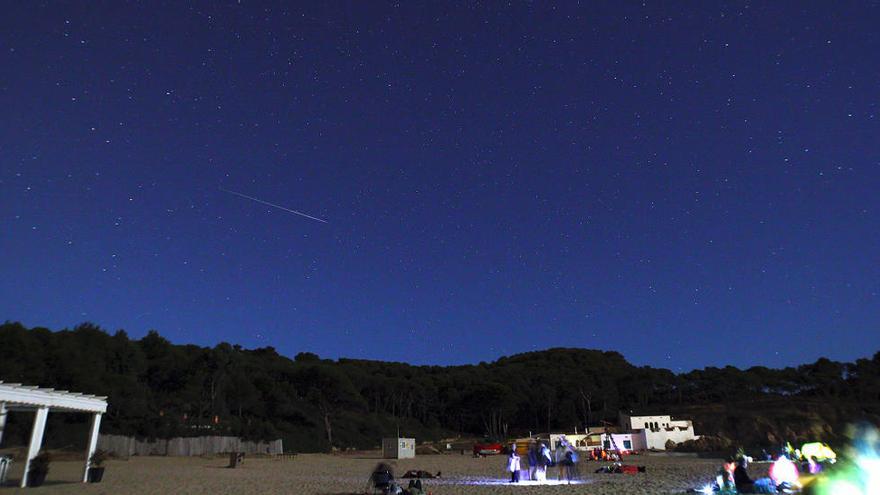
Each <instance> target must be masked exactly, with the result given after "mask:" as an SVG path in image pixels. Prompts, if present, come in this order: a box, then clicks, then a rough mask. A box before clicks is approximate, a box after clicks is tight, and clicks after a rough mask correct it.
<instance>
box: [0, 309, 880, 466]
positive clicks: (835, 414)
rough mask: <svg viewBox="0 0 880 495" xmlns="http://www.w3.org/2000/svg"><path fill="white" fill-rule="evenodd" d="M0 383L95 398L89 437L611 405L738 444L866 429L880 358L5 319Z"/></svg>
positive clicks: (458, 426) (363, 431)
mask: <svg viewBox="0 0 880 495" xmlns="http://www.w3.org/2000/svg"><path fill="white" fill-rule="evenodd" d="M0 380H3V381H6V382H21V383H25V384H31V385H40V386H45V387H52V388H56V389H66V390H74V391H78V392H86V393H92V394H98V395H106V396H108V397H109V404H110V406H109V410H108V412H107V415H106V416H105V422H104V424H103V426H102V431H103V432H105V433H118V434H128V435H136V436H139V437H173V436H189V435H204V434H214V433H216V434H221V433H222V434H231V435H239V436H243V437H247V438H259V439H274V438H283V439H284V444H285V448H286V449H288V450H296V451H325V450H328V449H330V448H331V446H332V447H336V448H349V447H354V448H372V447H375V446H376V445H378V443H379V439H380V438H381V437H383V436H388V435H393V434H394V433H395V432H396V431H397V430H398V428H399V430H400V432H401V433H402V434H404V435H407V436H415V437H417V438H418V439H419V440H428V439H438V438H443V437H448V436H455V435H467V436H487V437H494V438H504V437H510V436H513V435H518V434H524V433H527V432H528V431H533V432H538V431H541V432H544V431H548V430H565V431H571V430H573V429H574V428H575V427H576V426H577V427H579V428H580V427H582V426H583V425H584V424H597V423H599V422H601V421H616V419H617V414H618V412H619V411H620V410H626V411H630V410H631V411H635V412H636V413H639V412H646V413H647V412H658V413H666V412H671V413H673V414H674V415H678V416H680V417H683V418H691V419H694V420H695V424H696V430H697V433H698V434H710V435H713V436H719V437H721V438H723V439H726V440H729V441H730V442H732V443H735V444H740V445H749V446H758V445H776V444H778V443H779V442H781V441H782V440H783V439H785V440H791V441H793V442H795V441H805V440H815V439H821V440H827V441H831V442H834V441H836V440H838V439H839V438H840V437H841V436H842V434H843V433H844V428H845V426H846V425H847V424H849V423H851V422H854V421H858V420H867V421H871V422H874V423H880V352H878V353H876V354H874V356H873V358H871V359H859V360H857V361H856V362H854V363H839V362H834V361H830V360H827V359H819V360H818V361H816V362H815V363H813V364H805V365H802V366H798V367H797V368H784V369H769V368H764V367H754V368H750V369H747V370H739V369H737V368H733V367H725V368H706V369H703V370H696V371H692V372H689V373H684V374H675V373H673V372H671V371H669V370H665V369H657V368H650V367H636V366H633V365H632V364H630V363H628V362H627V361H626V360H625V359H624V358H623V356H622V355H620V354H619V353H616V352H607V351H598V350H587V349H549V350H546V351H539V352H529V353H525V354H518V355H515V356H510V357H504V358H501V359H499V360H497V361H495V362H492V363H480V364H476V365H467V366H447V367H441V366H411V365H408V364H403V363H389V362H380V361H366V360H353V359H339V360H335V361H333V360H326V359H320V358H319V357H318V356H316V355H314V354H310V353H300V354H298V355H296V356H295V357H294V358H293V359H289V358H287V357H285V356H282V355H280V354H278V353H277V352H276V351H275V349H273V348H271V347H266V348H261V349H253V350H248V349H243V348H241V347H239V346H236V345H230V344H227V343H221V344H218V345H217V346H215V347H213V348H205V347H198V346H194V345H174V344H171V343H170V342H169V341H168V340H166V339H164V338H163V337H161V336H160V335H159V334H158V333H156V332H150V333H149V334H148V335H147V336H145V337H144V338H142V339H140V340H132V339H130V338H129V337H128V335H127V334H126V333H125V332H124V331H118V332H116V333H114V334H112V335H110V334H108V333H106V332H104V331H103V330H101V329H100V328H98V327H96V326H94V325H90V324H84V325H80V326H78V327H76V328H74V329H73V330H62V331H57V332H53V331H50V330H48V329H45V328H32V329H28V328H25V327H24V326H22V325H20V324H18V323H5V324H3V325H0ZM11 416H12V420H11V422H10V428H8V430H10V431H9V436H8V437H7V438H5V439H4V444H7V443H6V442H7V440H9V441H12V442H14V441H16V440H22V439H23V438H24V436H25V435H27V430H28V428H27V427H25V428H17V427H15V426H16V425H19V426H21V425H24V426H27V425H26V422H27V421H28V418H25V417H23V416H24V415H23V414H18V415H16V414H13V415H11ZM50 419H51V421H52V422H51V423H50V428H49V432H48V435H49V442H50V444H52V445H55V446H65V445H68V444H70V443H75V442H76V441H77V438H79V437H80V435H79V433H78V431H79V430H80V429H84V428H85V418H81V417H78V416H77V415H62V414H58V415H51V416H50ZM62 422H64V423H68V425H67V426H68V427H67V428H59V427H57V426H59V425H60V424H61V423H62ZM53 425H54V426H53ZM81 436H83V437H84V434H83V435H81Z"/></svg>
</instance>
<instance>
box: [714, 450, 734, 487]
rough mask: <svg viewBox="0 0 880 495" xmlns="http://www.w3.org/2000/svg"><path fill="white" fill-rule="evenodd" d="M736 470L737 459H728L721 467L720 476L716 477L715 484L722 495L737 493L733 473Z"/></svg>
mask: <svg viewBox="0 0 880 495" xmlns="http://www.w3.org/2000/svg"><path fill="white" fill-rule="evenodd" d="M735 470H736V459H733V458H728V459H726V460H725V461H724V464H722V465H721V469H719V470H718V474H717V475H716V476H715V484H716V485H717V487H718V490H717V491H718V493H719V494H720V495H731V494H734V493H736V483H735V482H734V480H733V472H734V471H735Z"/></svg>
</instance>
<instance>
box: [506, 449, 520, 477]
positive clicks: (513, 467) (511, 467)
mask: <svg viewBox="0 0 880 495" xmlns="http://www.w3.org/2000/svg"><path fill="white" fill-rule="evenodd" d="M519 469H520V460H519V454H517V453H516V445H511V446H510V457H508V458H507V470H508V471H510V482H511V483H517V482H519Z"/></svg>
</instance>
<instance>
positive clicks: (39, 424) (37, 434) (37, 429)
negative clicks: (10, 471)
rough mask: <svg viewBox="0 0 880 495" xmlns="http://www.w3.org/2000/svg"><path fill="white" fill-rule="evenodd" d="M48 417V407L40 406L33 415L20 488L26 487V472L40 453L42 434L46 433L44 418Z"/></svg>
mask: <svg viewBox="0 0 880 495" xmlns="http://www.w3.org/2000/svg"><path fill="white" fill-rule="evenodd" d="M48 416H49V407H48V406H42V407H40V408H38V409H37V413H36V414H34V427H33V429H31V441H30V443H29V444H28V450H27V458H26V459H25V461H24V474H22V476H21V487H22V488H24V487H26V486H27V478H28V470H30V467H31V460H33V458H34V457H36V456H37V455H38V454H39V453H40V446H41V445H43V433H44V432H45V431H46V418H47V417H48Z"/></svg>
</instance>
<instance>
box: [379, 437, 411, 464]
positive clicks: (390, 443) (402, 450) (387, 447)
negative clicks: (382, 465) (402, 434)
mask: <svg viewBox="0 0 880 495" xmlns="http://www.w3.org/2000/svg"><path fill="white" fill-rule="evenodd" d="M415 456H416V439H415V438H383V439H382V457H384V458H385V459H412V458H413V457H415Z"/></svg>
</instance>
